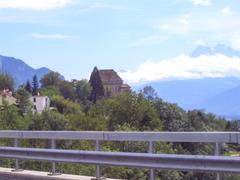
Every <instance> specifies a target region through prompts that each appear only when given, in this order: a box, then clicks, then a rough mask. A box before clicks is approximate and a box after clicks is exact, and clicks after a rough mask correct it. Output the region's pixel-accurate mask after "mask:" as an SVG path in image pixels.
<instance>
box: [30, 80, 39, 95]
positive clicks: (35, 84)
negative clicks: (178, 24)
mask: <svg viewBox="0 0 240 180" xmlns="http://www.w3.org/2000/svg"><path fill="white" fill-rule="evenodd" d="M38 92H39V83H38V78H37V75H34V76H33V81H32V95H33V96H37V95H38Z"/></svg>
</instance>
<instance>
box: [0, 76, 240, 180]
mask: <svg viewBox="0 0 240 180" xmlns="http://www.w3.org/2000/svg"><path fill="white" fill-rule="evenodd" d="M6 76H7V75H1V78H0V84H4V85H3V86H0V88H1V90H2V89H3V88H9V89H13V84H12V81H11V78H10V77H6ZM40 82H41V87H40V88H38V85H36V77H35V78H34V81H33V85H34V86H32V85H31V83H29V82H28V83H26V84H23V85H22V86H21V87H20V88H19V89H18V90H17V91H16V92H14V93H15V94H16V95H15V96H16V97H17V99H18V105H17V106H16V105H11V106H8V105H7V104H5V106H4V108H2V110H1V111H0V127H1V129H3V130H7V129H10V130H65V131H68V130H71V131H236V130H237V123H236V122H235V121H232V122H227V121H226V120H225V119H221V118H217V117H216V116H215V115H213V114H207V113H205V112H203V111H201V110H192V111H184V110H183V109H182V108H181V107H179V106H178V105H177V104H171V103H168V102H164V101H163V100H162V99H161V98H160V97H158V96H157V95H156V92H155V90H154V89H153V88H152V87H150V86H147V87H145V88H144V89H142V90H141V91H139V92H128V93H120V94H118V95H117V96H115V97H112V98H107V99H105V98H103V97H101V96H99V97H97V99H95V100H96V102H95V100H94V101H93V98H92V94H93V92H95V91H96V89H95V90H93V88H92V86H91V84H90V83H89V82H88V81H87V80H72V81H66V80H63V79H62V78H61V76H60V74H58V73H55V72H51V73H49V74H47V75H45V76H44V77H43V78H42V79H41V80H40ZM38 92H40V94H41V95H46V96H49V97H50V99H51V107H53V108H51V110H46V111H44V112H42V113H41V114H35V113H32V111H31V109H32V107H31V106H32V105H31V103H30V102H29V100H28V98H29V97H30V96H31V94H32V93H34V94H35V93H38ZM95 97H96V96H95ZM11 143H12V142H10V141H9V140H5V141H2V142H1V145H10V144H11ZM21 145H22V146H25V147H48V146H49V142H47V141H43V140H42V141H39V140H38V141H36V140H34V141H33V140H31V141H30V140H29V141H27V140H25V141H22V142H21ZM57 146H58V148H68V149H81V150H93V149H94V144H93V142H89V141H81V142H79V141H58V142H57ZM102 147H103V150H105V151H127V152H147V143H136V142H133V143H130V142H121V143H119V142H117V143H116V142H111V143H110V142H104V143H103V144H102ZM239 150H240V147H239V146H236V145H227V144H226V145H224V148H223V149H222V151H223V153H227V152H230V151H233V152H234V151H239ZM156 152H157V153H160V152H161V153H177V154H178V153H179V154H180V153H181V154H213V152H214V147H213V145H212V144H202V143H194V144H192V143H156ZM1 164H2V165H5V166H13V165H14V162H13V161H8V160H1ZM21 166H22V167H23V168H24V169H35V170H44V171H48V170H49V167H50V164H48V163H40V162H34V163H33V162H25V161H23V162H22V164H21ZM94 168H95V167H94V166H86V165H69V164H58V171H59V172H62V173H72V174H82V175H93V174H94V171H95V169H94ZM148 173H149V171H148V170H140V169H129V168H116V167H114V168H109V167H108V168H103V175H104V176H107V177H113V178H123V179H136V180H137V179H147V177H148ZM157 174H158V179H162V180H166V179H174V180H178V179H179V180H180V179H215V175H214V174H203V173H192V172H176V171H174V172H173V171H158V172H157ZM224 178H225V179H229V178H230V179H236V180H237V179H239V178H240V177H239V176H237V175H232V176H231V175H225V177H224Z"/></svg>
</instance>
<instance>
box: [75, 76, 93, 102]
mask: <svg viewBox="0 0 240 180" xmlns="http://www.w3.org/2000/svg"><path fill="white" fill-rule="evenodd" d="M74 87H75V94H76V99H77V101H78V102H81V103H82V104H84V105H86V104H87V102H88V99H89V97H90V95H91V91H92V88H91V85H90V84H89V82H88V81H87V80H85V79H83V80H80V81H75V83H74Z"/></svg>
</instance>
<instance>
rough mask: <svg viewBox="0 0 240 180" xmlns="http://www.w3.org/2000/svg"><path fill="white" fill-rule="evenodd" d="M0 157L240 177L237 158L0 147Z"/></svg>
mask: <svg viewBox="0 0 240 180" xmlns="http://www.w3.org/2000/svg"><path fill="white" fill-rule="evenodd" d="M0 157H3V158H11V159H23V160H39V161H50V162H51V161H55V162H67V163H83V164H99V165H106V166H127V167H137V168H154V169H166V170H183V171H186V170H187V171H201V172H221V173H240V157H223V156H219V157H217V156H201V155H176V154H148V153H126V152H97V151H79V150H59V149H54V150H53V149H39V148H36V149H33V148H13V147H0Z"/></svg>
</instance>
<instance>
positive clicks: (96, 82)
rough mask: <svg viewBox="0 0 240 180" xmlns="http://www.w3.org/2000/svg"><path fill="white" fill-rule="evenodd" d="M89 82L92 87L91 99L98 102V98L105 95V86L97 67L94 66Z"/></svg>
mask: <svg viewBox="0 0 240 180" xmlns="http://www.w3.org/2000/svg"><path fill="white" fill-rule="evenodd" d="M89 82H90V84H91V87H92V92H91V99H92V101H93V102H94V103H96V101H97V100H98V99H100V98H101V97H103V96H104V88H103V84H102V81H101V78H100V75H99V71H98V69H97V67H94V69H93V72H92V74H91V76H90V80H89Z"/></svg>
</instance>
